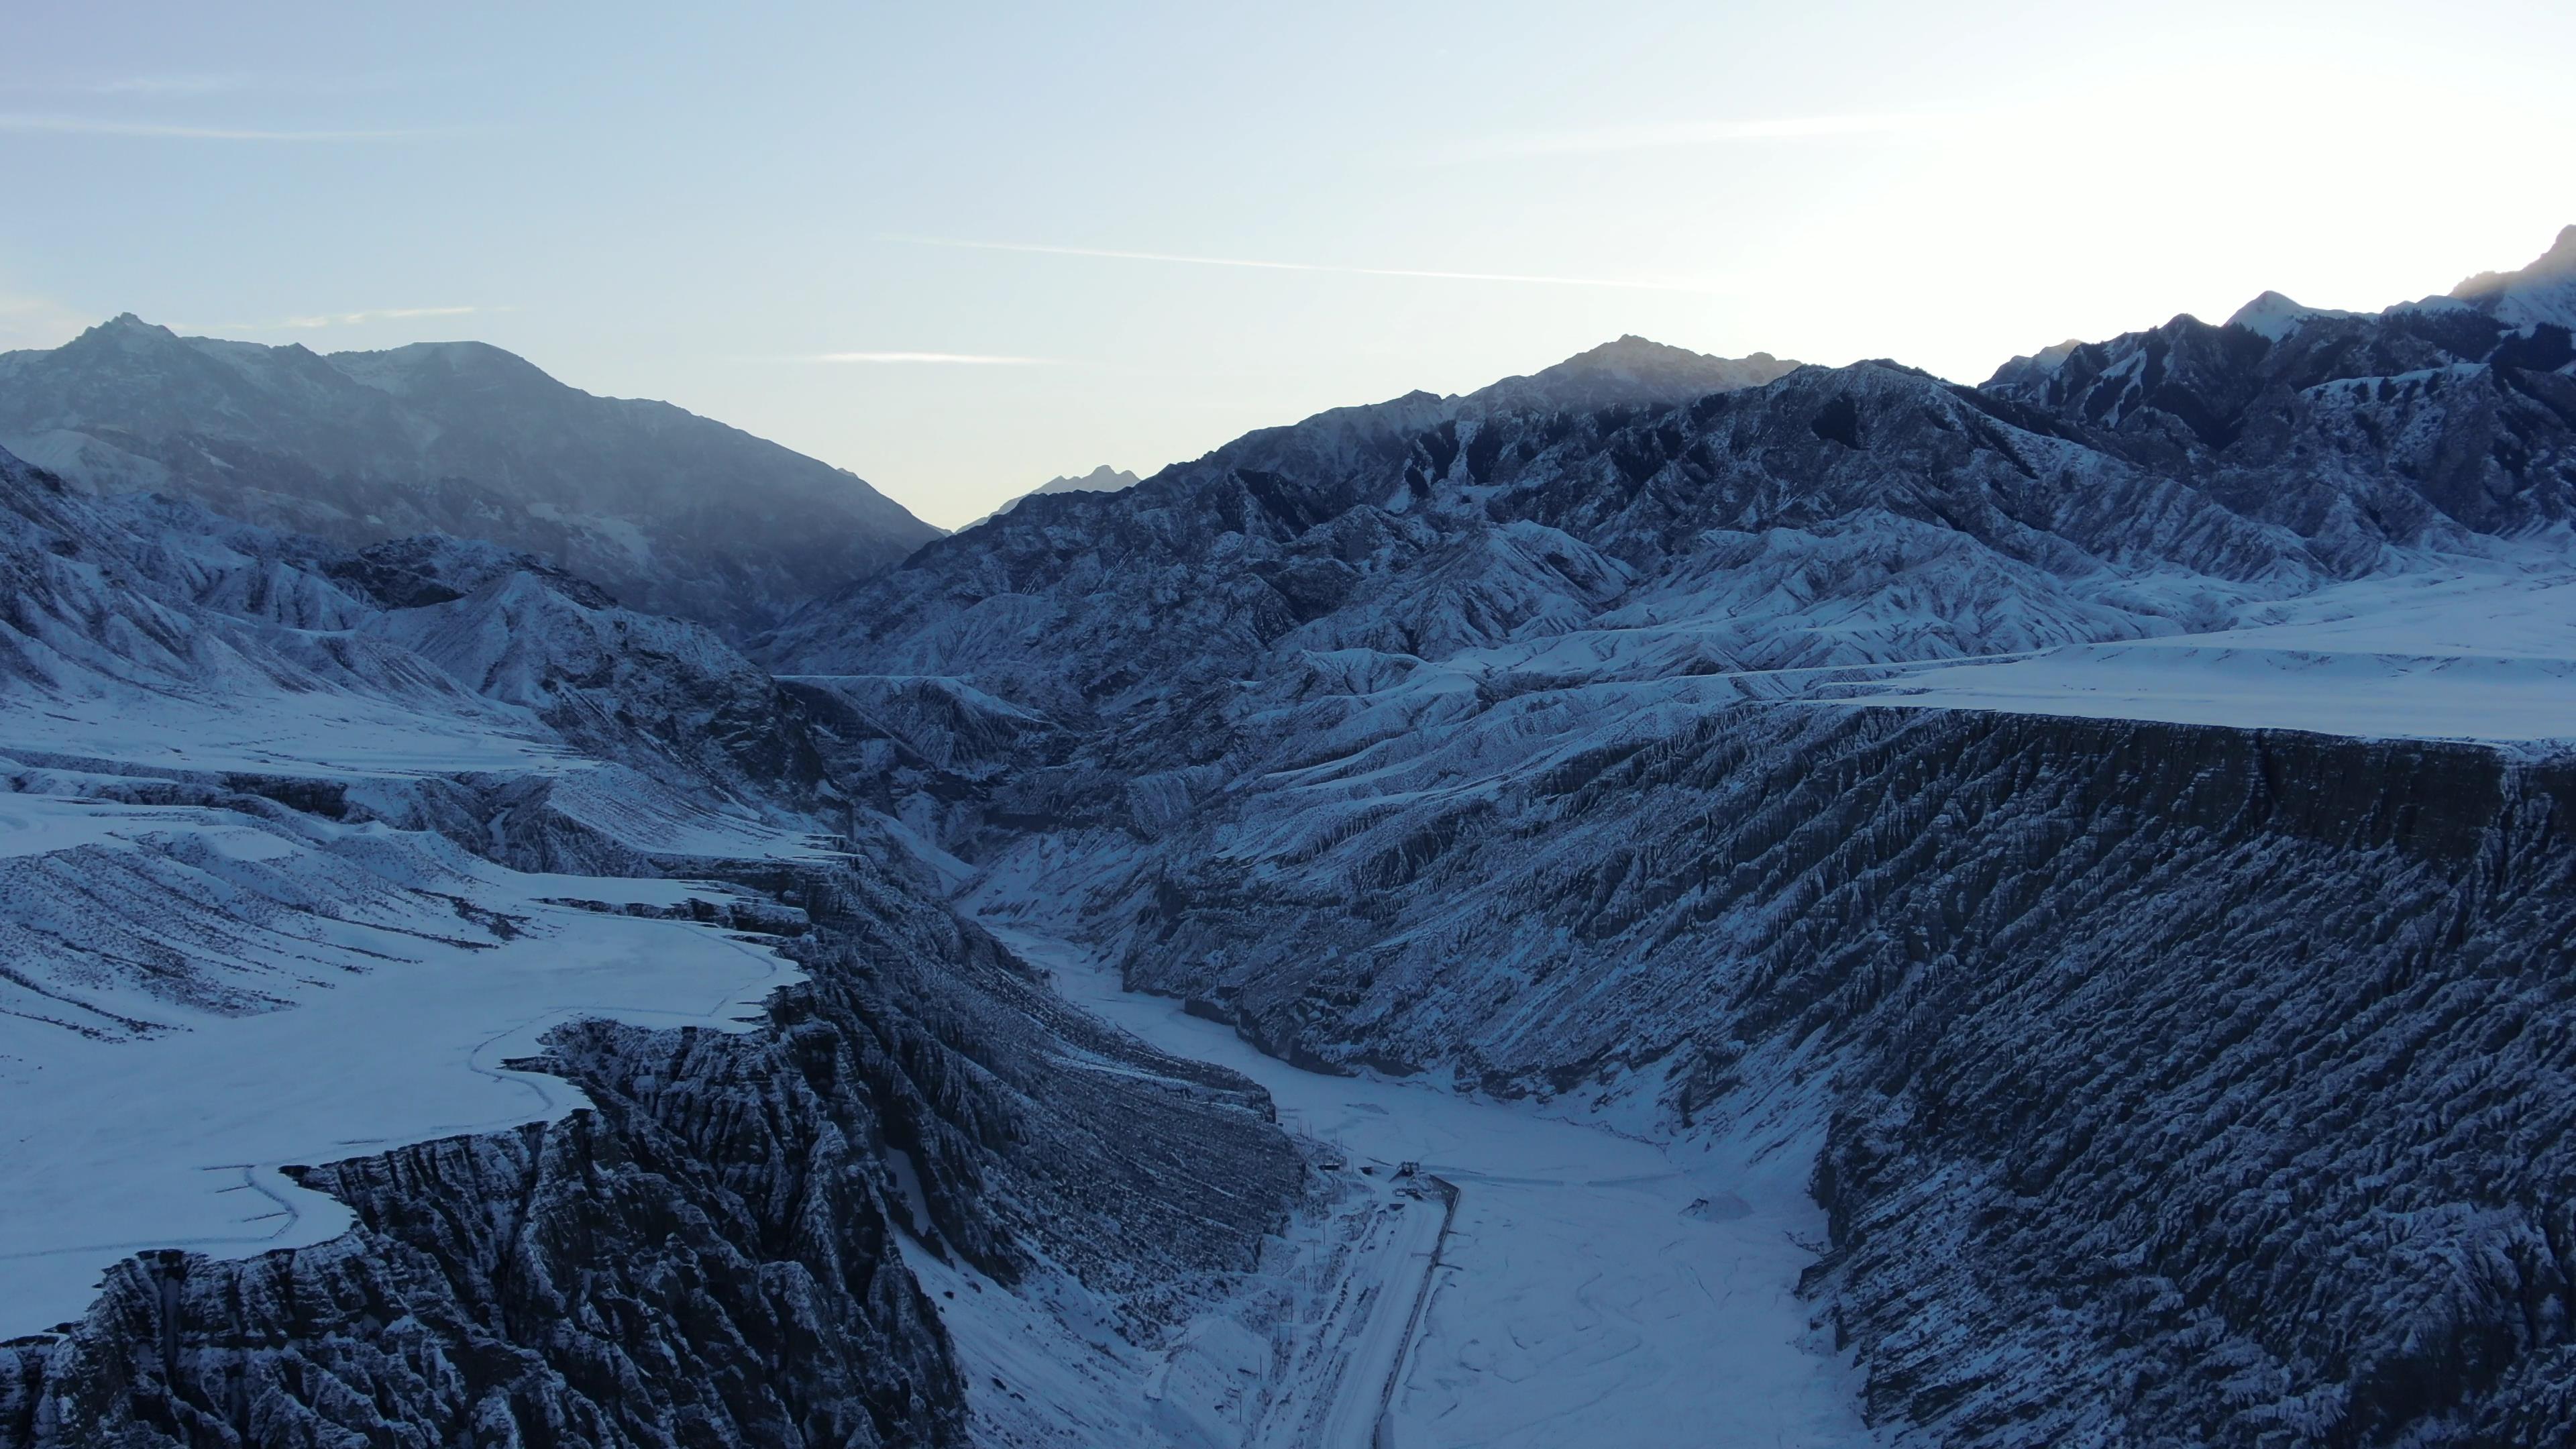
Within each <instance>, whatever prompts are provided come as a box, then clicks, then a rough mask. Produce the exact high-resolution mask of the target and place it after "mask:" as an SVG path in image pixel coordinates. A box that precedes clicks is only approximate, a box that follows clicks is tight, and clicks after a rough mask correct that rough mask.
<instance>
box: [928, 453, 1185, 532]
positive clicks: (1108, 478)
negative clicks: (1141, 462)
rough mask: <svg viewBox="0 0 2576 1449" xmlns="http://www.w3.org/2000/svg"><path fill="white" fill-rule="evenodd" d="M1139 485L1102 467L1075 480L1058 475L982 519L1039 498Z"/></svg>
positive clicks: (1120, 472) (1132, 477) (1131, 476)
mask: <svg viewBox="0 0 2576 1449" xmlns="http://www.w3.org/2000/svg"><path fill="white" fill-rule="evenodd" d="M1142 481H1144V480H1142V479H1140V478H1138V477H1137V476H1136V475H1135V474H1133V473H1130V472H1128V471H1127V470H1126V469H1124V468H1112V467H1110V466H1109V465H1108V464H1106V463H1103V464H1101V465H1100V466H1099V467H1097V468H1094V469H1092V470H1091V471H1090V472H1088V473H1084V474H1080V475H1078V476H1077V475H1073V474H1059V475H1057V476H1056V477H1053V478H1049V479H1048V480H1046V481H1045V482H1044V483H1041V484H1039V485H1038V486H1036V487H1035V488H1032V489H1030V490H1029V491H1028V492H1026V493H1023V494H1020V495H1019V496H1018V497H1016V498H1013V499H1012V500H1011V501H1010V502H1008V503H1005V504H1003V505H1002V506H1001V507H999V508H996V509H994V510H993V511H992V512H991V513H987V514H985V515H984V518H998V517H1000V516H1001V515H1002V514H1005V513H1008V512H1010V511H1011V510H1012V509H1014V508H1017V507H1019V506H1020V504H1021V503H1022V502H1024V501H1026V500H1028V499H1031V498H1035V497H1038V496H1039V495H1041V494H1047V493H1116V492H1119V491H1120V490H1122V489H1127V488H1133V487H1135V486H1136V485H1137V484H1138V483H1140V482H1142ZM984 518H979V519H976V520H975V523H981V522H983V521H984ZM966 526H967V527H968V528H972V527H974V526H975V524H974V523H970V524H968V525H966Z"/></svg>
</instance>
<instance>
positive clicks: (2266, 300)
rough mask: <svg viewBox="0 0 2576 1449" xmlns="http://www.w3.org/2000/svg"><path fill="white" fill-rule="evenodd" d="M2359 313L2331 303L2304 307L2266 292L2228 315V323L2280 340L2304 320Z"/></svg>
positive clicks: (2280, 295)
mask: <svg viewBox="0 0 2576 1449" xmlns="http://www.w3.org/2000/svg"><path fill="white" fill-rule="evenodd" d="M2359 315H2360V314H2359V313H2356V312H2340V311H2336V310H2335V309H2333V308H2330V307H2303V306H2301V305H2299V304H2298V303H2297V302H2296V301H2294V300H2292V299H2291V298H2289V297H2287V296H2285V295H2283V294H2282V293H2279V292H2265V293H2264V294H2263V295H2262V296H2259V297H2257V298H2255V299H2254V300H2253V301H2251V302H2248V303H2246V304H2245V305H2244V306H2242V307H2239V308H2237V309H2236V312H2235V315H2233V316H2231V317H2229V318H2228V319H2227V325H2228V326H2230V327H2242V328H2244V329H2245V330H2246V331H2248V332H2252V333H2255V334H2257V335H2259V336H2262V337H2266V338H2269V339H2271V340H2272V341H2274V342H2278V341H2280V340H2281V339H2282V338H2284V337H2287V336H2289V335H2290V334H2291V333H2293V332H2296V331H2298V330H2299V327H2300V324H2302V323H2305V322H2308V321H2311V320H2313V319H2315V318H2318V317H2355V316H2359Z"/></svg>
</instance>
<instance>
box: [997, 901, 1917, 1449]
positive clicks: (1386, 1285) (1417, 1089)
mask: <svg viewBox="0 0 2576 1449" xmlns="http://www.w3.org/2000/svg"><path fill="white" fill-rule="evenodd" d="M995 914H1000V913H999V912H996V913H995ZM984 924H985V925H987V926H988V927H990V928H992V929H994V931H995V933H996V934H997V935H1000V936H1001V937H1003V939H1004V940H1006V941H1007V942H1008V943H1009V944H1010V945H1011V946H1012V947H1013V948H1014V949H1015V950H1017V951H1019V953H1020V954H1021V955H1022V956H1024V957H1025V958H1027V959H1028V960H1030V961H1031V962H1033V963H1035V964H1037V965H1039V966H1041V967H1044V968H1046V969H1047V970H1048V971H1049V972H1050V973H1051V974H1052V976H1053V978H1054V982H1055V986H1056V989H1057V991H1058V992H1059V993H1060V994H1062V995H1063V996H1064V997H1065V998H1066V999H1067V1000H1069V1001H1072V1002H1073V1003H1075V1004H1077V1005H1079V1006H1081V1007H1083V1008H1085V1009H1086V1010H1089V1011H1091V1012H1092V1013H1094V1014H1095V1015H1098V1016H1100V1017H1101V1018H1103V1019H1105V1020H1107V1021H1109V1022H1111V1023H1113V1024H1115V1025H1117V1026H1119V1027H1122V1028H1124V1029H1125V1030H1127V1031H1129V1032H1132V1033H1134V1034H1135V1035H1137V1036H1139V1037H1141V1038H1143V1039H1144V1040H1146V1041H1148V1042H1150V1043H1152V1044H1153V1045H1155V1046H1157V1047H1159V1048H1161V1049H1162V1050H1164V1051H1167V1052H1170V1053H1172V1054H1174V1055H1176V1056H1182V1057H1188V1058H1192V1059H1195V1060H1199V1061H1205V1062H1210V1063H1214V1064H1216V1065H1219V1066H1223V1067H1227V1068H1229V1069H1231V1070H1234V1071H1237V1072H1240V1073H1242V1074H1243V1075H1245V1076H1248V1077H1250V1078H1252V1079H1253V1080H1254V1081H1256V1082H1258V1083H1260V1084H1261V1085H1262V1086H1263V1087H1264V1088H1266V1089H1268V1091H1269V1092H1270V1094H1271V1098H1272V1101H1273V1103H1274V1104H1275V1105H1276V1107H1277V1109H1278V1113H1279V1118H1280V1121H1281V1123H1282V1125H1284V1126H1286V1127H1288V1128H1289V1129H1290V1130H1292V1131H1296V1132H1300V1133H1303V1134H1305V1135H1307V1136H1310V1137H1314V1138H1317V1139H1320V1140H1322V1141H1326V1142H1330V1143H1333V1144H1335V1145H1336V1146H1337V1147H1338V1148H1339V1149H1340V1150H1342V1151H1343V1152H1344V1153H1346V1154H1347V1155H1348V1157H1349V1159H1350V1160H1351V1161H1352V1162H1353V1163H1354V1164H1361V1163H1368V1164H1380V1163H1382V1164H1385V1165H1386V1166H1387V1167H1393V1166H1394V1165H1396V1164H1399V1163H1405V1162H1419V1163H1421V1164H1423V1169H1422V1170H1423V1173H1424V1174H1425V1179H1424V1180H1427V1181H1433V1182H1436V1183H1438V1184H1439V1185H1440V1186H1441V1187H1443V1188H1444V1189H1445V1190H1444V1191H1442V1193H1441V1196H1442V1198H1443V1199H1444V1201H1443V1205H1442V1213H1441V1215H1440V1219H1439V1222H1438V1224H1437V1226H1436V1228H1435V1227H1434V1226H1433V1225H1432V1224H1431V1223H1430V1222H1429V1221H1428V1214H1427V1213H1426V1214H1425V1215H1424V1218H1425V1221H1424V1222H1423V1223H1422V1224H1421V1227H1420V1228H1419V1229H1401V1231H1403V1232H1405V1233H1406V1234H1407V1235H1408V1236H1409V1235H1410V1234H1412V1233H1414V1232H1419V1234H1420V1236H1419V1237H1418V1238H1413V1239H1412V1240H1411V1242H1410V1243H1409V1244H1395V1243H1391V1244H1389V1251H1388V1252H1383V1253H1379V1254H1378V1255H1377V1258H1376V1260H1375V1263H1374V1264H1372V1266H1371V1269H1370V1271H1372V1272H1374V1273H1376V1274H1377V1277H1376V1279H1375V1280H1374V1281H1375V1284H1376V1286H1377V1288H1378V1290H1379V1300H1378V1302H1377V1304H1376V1305H1375V1308H1374V1309H1373V1311H1372V1313H1371V1321H1370V1322H1368V1323H1365V1324H1362V1325H1359V1327H1358V1331H1356V1332H1354V1333H1352V1334H1351V1335H1350V1338H1349V1343H1350V1349H1349V1350H1348V1352H1347V1354H1346V1355H1345V1357H1344V1359H1343V1361H1341V1362H1340V1363H1339V1364H1338V1365H1336V1366H1335V1367H1334V1369H1333V1370H1332V1371H1331V1372H1330V1374H1329V1375H1328V1376H1329V1377H1330V1378H1331V1379H1332V1382H1331V1383H1329V1384H1325V1383H1322V1382H1318V1383H1316V1384H1315V1385H1313V1386H1312V1388H1313V1390H1314V1393H1312V1394H1310V1395H1308V1396H1307V1397H1308V1401H1309V1402H1312V1401H1313V1400H1314V1399H1316V1398H1320V1397H1323V1396H1326V1395H1329V1397H1330V1399H1331V1402H1330V1404H1329V1406H1328V1409H1327V1411H1326V1412H1324V1413H1322V1414H1320V1415H1317V1416H1315V1417H1313V1418H1310V1419H1309V1420H1308V1422H1309V1424H1310V1425H1311V1426H1312V1428H1311V1431H1310V1432H1309V1433H1308V1434H1306V1435H1305V1436H1303V1437H1300V1438H1295V1439H1292V1440H1279V1439H1275V1438H1274V1439H1273V1440H1271V1441H1269V1442H1294V1443H1296V1444H1298V1445H1300V1446H1301V1449H1468V1446H1479V1449H1482V1446H1496V1449H1503V1446H1510V1449H1540V1446H1554V1445H1562V1444H1569V1443H1618V1444H1621V1445H1623V1446H1635V1449H1658V1446H1672V1449H1682V1446H1712V1445H1714V1446H1731V1445H1760V1446H1763V1449H1844V1446H1858V1445H1870V1444H1875V1443H1876V1442H1877V1441H1876V1440H1875V1438H1874V1436H1872V1435H1871V1433H1870V1431H1869V1430H1868V1428H1867V1427H1866V1426H1865V1425H1864V1424H1862V1422H1861V1420H1860V1412H1859V1397H1858V1382H1857V1378H1856V1376H1855V1375H1854V1374H1853V1372H1852V1371H1851V1368H1850V1366H1849V1365H1848V1364H1847V1363H1845V1362H1842V1361H1839V1360H1837V1359H1835V1358H1833V1357H1831V1356H1830V1355H1829V1353H1828V1352H1826V1351H1824V1350H1821V1349H1820V1348H1818V1347H1817V1346H1816V1343H1817V1335H1816V1334H1815V1333H1813V1332H1812V1330H1811V1325H1810V1323H1809V1305H1807V1304H1805V1303H1804V1302H1802V1301H1800V1300H1799V1299H1798V1297H1797V1295H1796V1291H1795V1289H1796V1283H1797V1279H1798V1274H1799V1272H1800V1271H1801V1270H1802V1269H1804V1268H1805V1267H1806V1266H1807V1264H1809V1263H1811V1262H1812V1261H1814V1259H1813V1257H1812V1255H1811V1254H1810V1253H1809V1252H1808V1251H1806V1250H1805V1249H1803V1248H1801V1247H1799V1246H1798V1245H1797V1242H1796V1241H1793V1235H1795V1237H1796V1238H1799V1239H1805V1240H1808V1241H1812V1240H1814V1239H1815V1238H1817V1237H1819V1236H1821V1234H1822V1214H1821V1213H1820V1212H1819V1211H1818V1209H1817V1208H1816V1206H1815V1204H1814V1203H1813V1202H1812V1201H1811V1200H1810V1199H1809V1198H1808V1197H1807V1193H1806V1181H1807V1174H1808V1170H1809V1168H1810V1166H1811V1165H1812V1163H1813V1160H1814V1147H1813V1143H1812V1141H1809V1140H1806V1139H1803V1138H1802V1139H1800V1140H1798V1141H1792V1142H1789V1143H1787V1144H1786V1145H1785V1146H1783V1147H1782V1148H1781V1149H1780V1150H1778V1151H1774V1152H1771V1153H1768V1154H1759V1153H1754V1152H1752V1151H1751V1150H1750V1149H1744V1150H1738V1145H1735V1144H1706V1143H1697V1142H1693V1143H1687V1144H1679V1145H1665V1144H1659V1143H1656V1142H1652V1141H1648V1140H1644V1139H1642V1138H1640V1137H1637V1136H1635V1135H1633V1134H1629V1133H1621V1132H1616V1131H1612V1130H1609V1129H1608V1124H1600V1125H1595V1124H1591V1123H1587V1122H1581V1121H1567V1120H1563V1119H1561V1118H1557V1117H1551V1116H1548V1115H1544V1114H1543V1112H1542V1110H1541V1109H1540V1108H1539V1107H1537V1106H1535V1105H1533V1104H1528V1103H1510V1102H1497V1101H1492V1100H1487V1099H1481V1098H1476V1097H1469V1096H1465V1095H1461V1094H1459V1093H1456V1092H1451V1091H1447V1090H1442V1089H1439V1088H1436V1087H1433V1086H1430V1085H1428V1084H1427V1083H1421V1082H1418V1081H1416V1082H1406V1081H1391V1080H1385V1079H1380V1078H1374V1077H1338V1076H1326V1075H1322V1074H1319V1073H1315V1072H1309V1071H1305V1070H1302V1069H1300V1068H1297V1067H1293V1066H1290V1065H1289V1064H1287V1063H1286V1062H1282V1061H1280V1060H1278V1059H1277V1058H1274V1057H1269V1056H1265V1055H1263V1054H1262V1053H1261V1052H1259V1051H1258V1050H1256V1049H1255V1048H1253V1047H1252V1046H1251V1045H1250V1044H1248V1043H1246V1042H1245V1041H1243V1040H1242V1039H1241V1038H1240V1037H1239V1036H1237V1035H1236V1034H1235V1032H1234V1031H1233V1029H1232V1028H1230V1027H1228V1026H1225V1025H1223V1024H1220V1023H1217V1022H1211V1021H1208V1020H1205V1019H1203V1018H1200V1017H1194V1016H1191V1015H1189V1014H1188V1013H1187V1012H1185V1011H1183V1010H1182V1009H1181V1005H1180V1003H1179V1002H1177V1001H1173V1000H1170V999H1168V998H1163V997H1153V996H1143V995H1136V994H1132V993H1129V992H1127V991H1125V990H1124V989H1122V986H1121V983H1120V982H1119V980H1118V978H1117V974H1116V972H1115V971H1114V970H1112V969H1111V968H1109V967H1108V966H1106V965H1105V964H1103V963H1101V962H1098V961H1096V960H1094V959H1092V958H1091V957H1090V956H1089V955H1088V954H1086V953H1085V952H1084V951H1082V950H1081V949H1080V948H1078V947H1074V946H1071V945H1069V944H1067V943H1064V942H1061V941H1057V940H1053V939H1050V938H1047V937H1044V936H1040V935H1036V934H1032V933H1030V932H1028V931H1025V930H1020V929H1015V928H1014V927H1013V925H1012V923H1011V922H1010V921H1009V920H1008V919H1007V917H1006V918H1004V919H1001V920H994V919H989V918H988V919H986V920H985V922H984ZM1792 1126H1793V1128H1795V1129H1796V1130H1798V1131H1804V1130H1807V1129H1805V1128H1802V1127H1796V1124H1792ZM1821 1126H1822V1123H1821V1120H1819V1121H1817V1122H1816V1123H1814V1124H1812V1127H1813V1129H1814V1130H1815V1131H1819V1132H1820V1131H1821ZM1793 1135H1794V1133H1793ZM1380 1180H1381V1181H1382V1180H1383V1179H1382V1178H1381V1179H1380ZM1711 1201H1724V1202H1728V1203H1730V1204H1732V1203H1741V1204H1742V1205H1743V1206H1744V1207H1745V1209H1746V1210H1745V1211H1744V1212H1742V1213H1741V1214H1732V1213H1730V1214H1726V1215H1720V1214H1712V1213H1710V1212H1708V1211H1707V1206H1708V1204H1709V1203H1710V1202H1711ZM1399 1248H1400V1251H1397V1250H1398V1249H1399ZM1414 1262H1421V1263H1424V1264H1425V1267H1424V1270H1423V1271H1422V1273H1421V1274H1420V1276H1419V1277H1415V1276H1413V1275H1411V1274H1410V1273H1404V1272H1402V1271H1401V1270H1400V1269H1399V1268H1398V1267H1397V1265H1398V1264H1402V1265H1403V1266H1405V1267H1409V1266H1410V1265H1411V1264H1412V1263H1414ZM1381 1265H1382V1266H1381ZM1398 1305H1403V1308H1402V1309H1401V1314H1402V1316H1401V1317H1398V1316H1397V1306H1398ZM1381 1355H1383V1357H1381ZM1381 1364H1383V1367H1382V1368H1381V1367H1380V1365H1381Z"/></svg>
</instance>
